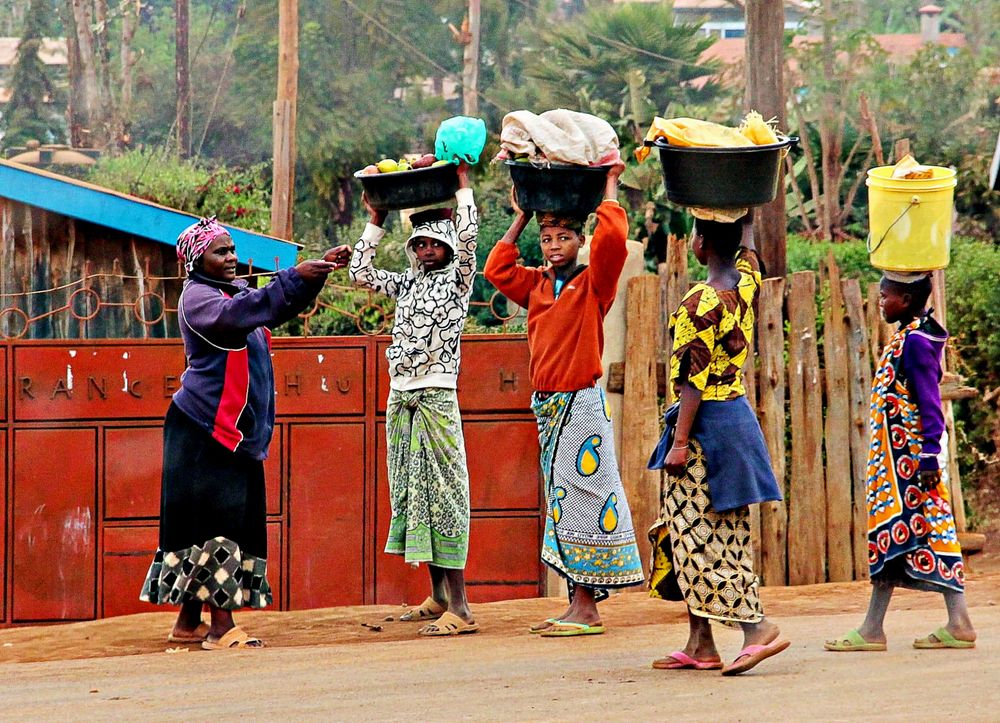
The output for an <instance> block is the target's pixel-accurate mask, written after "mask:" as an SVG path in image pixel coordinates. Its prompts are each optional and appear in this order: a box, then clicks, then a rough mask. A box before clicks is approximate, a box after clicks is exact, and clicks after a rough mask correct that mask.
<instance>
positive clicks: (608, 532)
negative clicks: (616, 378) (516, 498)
mask: <svg viewBox="0 0 1000 723" xmlns="http://www.w3.org/2000/svg"><path fill="white" fill-rule="evenodd" d="M531 407H532V410H533V411H534V413H535V416H536V417H537V419H538V438H539V443H540V446H541V462H542V473H543V475H544V477H545V490H546V496H547V500H548V505H547V508H548V509H547V514H546V518H545V537H544V540H543V544H542V561H543V562H545V563H546V564H547V565H549V566H550V567H552V568H553V569H554V570H555V571H556V572H558V573H559V574H560V575H562V576H563V577H565V578H567V580H569V581H570V583H571V584H572V585H584V586H586V587H592V588H597V589H606V588H616V587H626V586H629V585H637V584H639V583H641V582H642V581H643V571H642V562H641V560H640V558H639V549H638V547H637V546H636V542H635V530H634V529H633V526H632V514H631V512H629V507H628V501H627V500H626V499H625V490H624V488H623V487H622V480H621V475H620V474H619V472H618V462H617V460H616V458H615V443H614V431H613V429H612V426H611V414H610V412H609V410H608V406H607V400H606V399H605V396H604V390H602V389H601V388H600V387H591V388H589V389H581V390H579V391H575V392H556V393H553V394H551V395H549V396H545V397H544V398H543V397H542V396H541V395H539V394H536V395H535V396H534V397H533V398H532V405H531Z"/></svg>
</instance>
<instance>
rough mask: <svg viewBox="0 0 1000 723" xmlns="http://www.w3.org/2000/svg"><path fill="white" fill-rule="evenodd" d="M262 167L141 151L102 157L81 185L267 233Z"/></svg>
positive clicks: (266, 187)
mask: <svg viewBox="0 0 1000 723" xmlns="http://www.w3.org/2000/svg"><path fill="white" fill-rule="evenodd" d="M266 171H267V164H260V165H256V166H250V167H248V168H227V167H226V166H219V165H209V164H207V163H203V162H200V161H194V160H180V159H178V158H176V157H175V156H173V155H171V154H169V153H162V152H160V151H155V150H146V149H140V150H136V151H131V152H129V153H126V154H124V155H121V156H107V157H105V158H102V159H101V160H100V161H99V162H98V163H97V165H95V166H94V167H93V168H92V169H91V170H90V172H89V173H88V174H87V176H86V180H87V181H89V182H90V183H94V184H96V185H98V186H105V187H106V188H111V189H113V190H115V191H119V192H121V193H128V194H131V195H133V196H137V197H139V198H142V199H145V200H147V201H152V202H153V203H158V204H160V205H163V206H169V207H170V208H176V209H178V210H180V211H185V212H187V213H192V214H195V215H196V216H212V215H215V216H218V218H219V221H221V222H222V223H227V224H231V225H233V226H237V227H239V228H245V229H247V230H249V231H260V232H265V233H266V232H267V231H268V229H269V228H270V225H271V208H270V197H271V192H270V178H269V177H268V176H267V173H266Z"/></svg>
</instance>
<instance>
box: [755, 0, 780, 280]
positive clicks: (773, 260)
mask: <svg viewBox="0 0 1000 723" xmlns="http://www.w3.org/2000/svg"><path fill="white" fill-rule="evenodd" d="M746 22H747V30H746V37H747V43H746V68H747V97H746V102H747V106H749V107H750V108H752V109H753V110H756V111H759V112H760V114H761V115H762V116H764V120H768V119H770V118H777V119H778V127H779V128H781V129H787V127H788V125H787V116H786V114H785V83H784V66H785V44H784V35H785V7H784V3H783V2H782V0H747V3H746ZM778 173H779V176H778V196H777V197H776V198H775V199H774V201H772V202H771V203H769V204H767V205H766V206H764V207H762V208H761V209H760V212H759V213H758V214H757V218H756V220H755V222H754V235H755V236H756V237H757V239H759V240H758V247H759V248H760V251H761V258H762V259H763V261H764V266H766V267H767V274H768V276H784V275H785V273H786V271H787V268H786V267H787V263H786V256H787V251H786V247H787V225H788V221H787V219H786V210H785V183H784V179H785V166H784V163H782V164H781V165H780V166H779V171H778Z"/></svg>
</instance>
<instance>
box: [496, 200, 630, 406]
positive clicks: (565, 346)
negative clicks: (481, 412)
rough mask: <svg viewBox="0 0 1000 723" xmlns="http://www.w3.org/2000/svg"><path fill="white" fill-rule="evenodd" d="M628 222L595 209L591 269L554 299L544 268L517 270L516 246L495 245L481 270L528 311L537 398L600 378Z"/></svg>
mask: <svg viewBox="0 0 1000 723" xmlns="http://www.w3.org/2000/svg"><path fill="white" fill-rule="evenodd" d="M627 237H628V218H627V217H626V215H625V210H624V209H623V208H622V207H621V206H619V205H618V203H617V202H615V201H604V202H602V203H601V205H600V206H598V207H597V228H596V229H595V230H594V235H593V238H592V240H591V249H590V265H588V266H582V267H579V268H578V269H577V271H576V272H575V274H574V275H573V276H572V277H570V278H569V279H567V280H566V282H565V284H564V285H563V287H562V292H561V293H560V294H559V298H558V299H557V298H556V297H555V289H554V286H553V283H554V280H555V275H554V273H553V272H552V270H551V269H548V268H537V269H533V268H526V267H524V266H518V264H517V258H518V256H519V255H520V253H519V251H518V250H517V246H515V245H514V244H511V243H503V242H501V243H498V244H497V245H496V246H494V247H493V250H492V251H491V252H490V256H489V258H488V259H487V260H486V267H485V269H484V270H483V271H484V273H485V274H486V278H487V279H489V281H490V282H491V283H492V284H493V285H494V286H496V287H497V288H498V289H499V290H500V292H501V293H502V294H504V295H505V296H506V297H507V298H508V299H510V300H511V301H513V302H514V303H515V304H518V305H519V306H524V307H527V309H528V348H529V350H530V351H531V362H530V366H529V371H530V374H531V384H532V386H533V387H534V388H535V389H536V390H538V391H542V392H573V391H576V390H578V389H586V388H588V387H592V386H594V384H596V383H597V380H598V379H600V378H601V375H602V374H603V369H602V367H601V353H602V352H603V351H604V317H605V316H606V315H607V313H608V310H609V309H610V308H611V304H612V303H613V302H614V300H615V292H616V291H617V288H618V277H619V276H621V273H622V268H623V267H624V266H625V257H626V256H627V255H628V251H627V250H626V248H625V239H626V238H627Z"/></svg>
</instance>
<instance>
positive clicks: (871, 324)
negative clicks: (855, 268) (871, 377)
mask: <svg viewBox="0 0 1000 723" xmlns="http://www.w3.org/2000/svg"><path fill="white" fill-rule="evenodd" d="M878 289H879V285H878V284H869V285H868V308H867V309H866V310H865V312H866V314H867V317H868V329H869V330H870V332H871V337H870V338H869V340H868V343H869V346H870V347H871V351H872V362H873V363H874V364H878V360H879V358H880V357H881V356H882V349H883V348H885V345H886V344H887V343H888V342H889V339H890V337H892V325H891V324H888V323H887V322H886V321H885V319H883V318H882V312H881V310H879V306H878Z"/></svg>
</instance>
